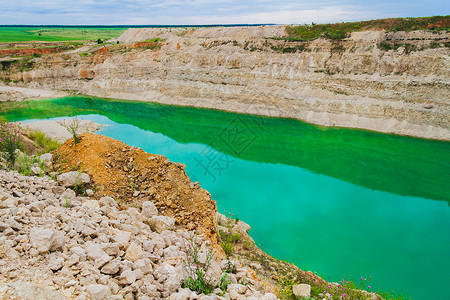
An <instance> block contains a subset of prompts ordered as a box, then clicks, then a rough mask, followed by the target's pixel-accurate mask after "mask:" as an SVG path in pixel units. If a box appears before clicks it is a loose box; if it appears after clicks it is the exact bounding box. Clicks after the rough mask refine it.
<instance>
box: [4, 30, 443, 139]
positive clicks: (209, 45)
mask: <svg viewBox="0 0 450 300" xmlns="http://www.w3.org/2000/svg"><path fill="white" fill-rule="evenodd" d="M284 35H285V33H284V27H283V26H264V27H233V28H202V29H195V30H184V29H150V28H147V29H129V30H128V31H126V32H125V33H124V34H123V35H122V36H121V37H119V39H118V40H119V42H120V43H121V44H119V45H114V44H109V45H106V46H104V47H103V48H101V49H100V48H98V46H97V48H95V46H92V47H91V48H87V47H83V48H80V49H78V50H75V51H71V52H68V53H65V54H52V55H47V56H43V57H40V58H35V59H34V60H33V61H34V69H32V70H28V71H21V70H20V69H19V68H17V67H14V66H6V67H5V65H3V71H2V72H1V73H0V74H1V75H0V76H1V77H2V78H4V79H7V80H13V81H19V83H18V84H20V85H22V84H23V85H27V86H30V87H40V88H42V87H43V88H50V89H59V90H61V89H68V90H77V91H79V92H80V93H83V94H88V95H95V96H99V97H113V98H120V99H132V100H143V101H153V102H160V103H167V104H176V105H188V106H197V107H207V108H213V109H221V110H228V111H235V112H244V113H253V114H260V115H267V116H275V117H287V118H295V119H300V120H304V121H307V122H310V123H314V124H320V125H325V126H342V127H355V128H363V129H369V130H375V131H380V132H387V133H395V134H402V135H411V136H418V137H425V138H433V139H442V140H450V106H449V105H450V100H449V99H450V81H449V78H450V59H449V52H450V51H449V48H448V47H446V46H445V45H448V42H449V40H450V34H449V33H448V32H446V31H444V32H438V33H436V32H432V31H415V32H384V31H365V32H354V33H352V35H351V36H350V37H349V38H347V39H345V40H341V41H333V40H326V39H318V40H315V41H311V42H296V41H286V40H278V39H269V38H268V37H282V36H284ZM155 38H160V39H162V40H163V41H162V42H159V43H160V48H158V47H140V46H139V45H136V44H134V43H136V42H139V41H143V40H148V39H155ZM143 44H144V45H145V43H143ZM393 45H395V47H394V46H393ZM146 48H148V49H146ZM82 51H85V52H86V53H83V54H82V55H79V54H81V52H82Z"/></svg>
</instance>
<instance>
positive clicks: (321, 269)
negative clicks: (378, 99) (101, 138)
mask: <svg viewBox="0 0 450 300" xmlns="http://www.w3.org/2000/svg"><path fill="white" fill-rule="evenodd" d="M0 112H1V115H3V116H5V117H6V118H7V119H8V120H11V121H12V120H14V121H23V120H38V119H50V118H54V119H55V118H56V119H60V118H64V117H68V116H80V118H83V119H90V120H93V121H95V122H97V123H100V124H105V125H108V126H106V127H103V128H102V129H101V130H100V131H99V132H98V133H99V134H103V135H107V136H110V137H112V138H115V139H119V140H121V141H123V142H125V143H127V144H129V145H133V146H136V147H140V148H142V149H143V150H145V151H147V152H151V153H155V154H162V155H165V156H166V157H168V158H169V159H170V160H172V161H175V162H181V163H184V164H186V166H187V167H186V172H187V173H188V175H189V176H190V177H191V179H192V180H193V181H199V182H200V184H201V186H202V187H203V188H204V189H206V190H208V191H209V192H210V193H211V195H212V198H213V199H214V200H216V201H217V206H218V210H219V212H222V213H223V212H224V211H227V212H232V213H234V214H237V215H238V217H239V219H241V220H243V221H244V222H246V223H248V224H250V226H252V229H251V230H250V235H251V236H252V237H253V238H254V240H255V241H256V244H257V245H258V246H260V247H261V248H262V249H263V250H265V251H266V252H267V253H269V254H270V255H272V256H274V257H276V258H278V259H281V260H287V261H288V262H293V263H295V264H296V265H297V266H299V267H300V268H302V269H304V270H310V271H314V272H317V274H318V275H320V276H323V277H324V278H326V279H327V280H331V281H339V280H341V279H342V278H350V277H352V278H354V279H355V280H358V279H359V278H360V277H366V278H367V277H369V276H371V277H372V281H371V286H372V287H373V289H375V290H383V291H395V292H396V293H402V294H403V295H406V296H409V297H411V298H412V299H415V300H416V299H417V300H428V299H436V300H444V299H445V300H446V299H448V297H449V296H448V295H447V293H448V288H447V287H448V283H449V282H450V275H449V270H450V256H449V254H450V207H449V203H450V189H449V187H450V184H449V183H450V143H449V142H441V141H432V140H425V139H417V138H410V137H402V136H395V135H388V134H381V133H375V132H369V131H363V130H350V129H340V128H324V127H320V126H313V125H310V124H306V123H303V122H300V121H296V120H290V119H277V118H267V117H258V116H251V115H243V114H234V113H228V112H222V111H215V110H208V109H197V108H191V107H175V106H167V105H160V104H154V103H142V102H135V101H119V100H107V99H99V98H93V97H81V96H78V97H65V98H60V99H50V100H40V101H30V102H15V103H2V104H0Z"/></svg>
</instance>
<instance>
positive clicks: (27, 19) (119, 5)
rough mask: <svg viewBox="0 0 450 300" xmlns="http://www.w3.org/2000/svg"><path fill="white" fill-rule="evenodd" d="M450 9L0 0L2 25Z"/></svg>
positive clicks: (360, 16) (444, 10) (410, 2)
mask: <svg viewBox="0 0 450 300" xmlns="http://www.w3.org/2000/svg"><path fill="white" fill-rule="evenodd" d="M449 14H450V1H449V0H429V1H427V0H404V1H398V0H359V1H357V0H328V1H327V0H315V1H311V0H278V1H273V0H251V1H249V0H184V1H183V0H0V24H2V25H18V24H25V25H168V24H172V25H205V24H268V23H274V24H310V23H311V22H315V23H331V22H347V21H361V20H371V19H379V18H389V17H419V16H433V15H449Z"/></svg>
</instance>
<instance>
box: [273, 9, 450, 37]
mask: <svg viewBox="0 0 450 300" xmlns="http://www.w3.org/2000/svg"><path fill="white" fill-rule="evenodd" d="M449 29H450V15H448V16H434V17H421V18H390V19H379V20H371V21H361V22H347V23H336V24H312V25H299V26H288V27H287V28H286V32H287V34H288V38H276V39H286V40H298V41H311V40H315V39H318V38H320V37H324V38H327V39H333V40H340V39H343V38H345V37H347V35H348V34H349V33H350V32H353V31H363V30H386V31H412V30H434V31H439V30H449Z"/></svg>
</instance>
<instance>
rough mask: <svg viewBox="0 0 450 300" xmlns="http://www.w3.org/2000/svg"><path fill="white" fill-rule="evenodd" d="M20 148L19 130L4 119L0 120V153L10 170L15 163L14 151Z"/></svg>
mask: <svg viewBox="0 0 450 300" xmlns="http://www.w3.org/2000/svg"><path fill="white" fill-rule="evenodd" d="M20 148H21V141H20V134H19V128H18V127H17V126H16V125H14V124H12V123H10V122H8V121H6V120H5V119H0V153H2V155H3V157H4V158H5V159H6V161H7V163H8V164H9V166H10V167H11V168H12V167H13V166H14V163H15V161H16V149H20Z"/></svg>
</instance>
